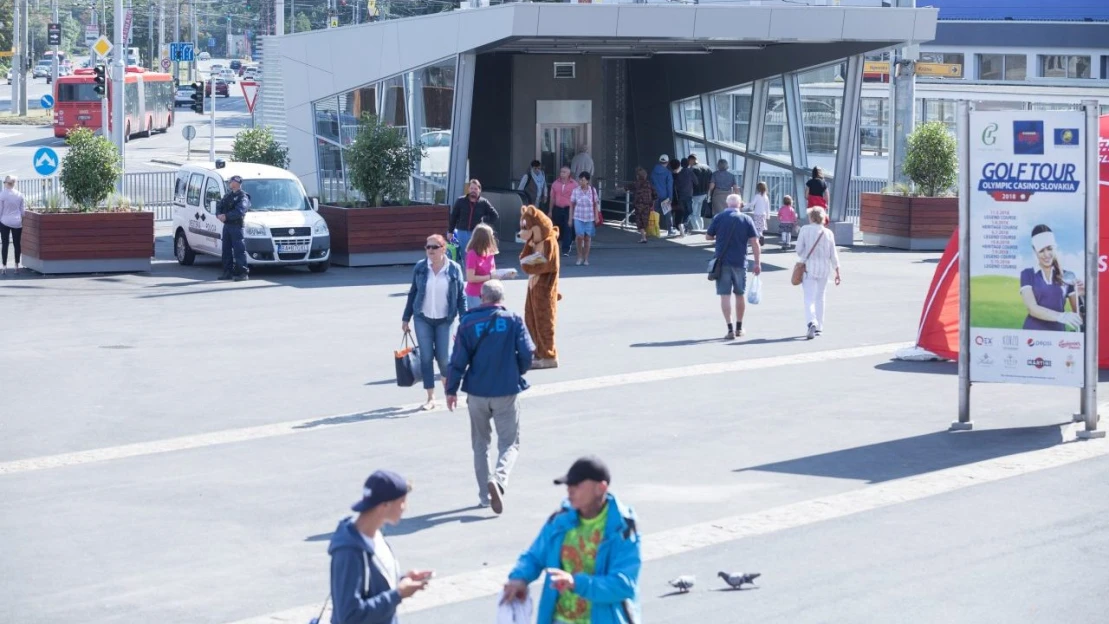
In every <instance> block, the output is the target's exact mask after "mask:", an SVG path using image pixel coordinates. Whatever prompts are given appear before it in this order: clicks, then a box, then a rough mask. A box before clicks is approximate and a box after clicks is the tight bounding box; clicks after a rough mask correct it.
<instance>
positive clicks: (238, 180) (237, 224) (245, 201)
mask: <svg viewBox="0 0 1109 624" xmlns="http://www.w3.org/2000/svg"><path fill="white" fill-rule="evenodd" d="M228 186H230V187H231V190H230V191H228V192H227V194H226V195H224V196H223V199H221V200H219V204H217V205H216V218H217V219H219V220H220V222H221V223H223V234H222V235H221V238H222V239H223V273H222V274H221V275H220V276H219V278H217V279H221V280H229V279H233V280H235V281H236V282H241V281H243V280H245V279H249V272H248V267H247V264H246V247H245V246H244V243H243V220H244V219H246V213H247V212H249V211H250V195H247V193H246V192H245V191H243V178H242V176H231V180H230V181H228Z"/></svg>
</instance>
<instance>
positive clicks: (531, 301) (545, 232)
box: [520, 206, 562, 368]
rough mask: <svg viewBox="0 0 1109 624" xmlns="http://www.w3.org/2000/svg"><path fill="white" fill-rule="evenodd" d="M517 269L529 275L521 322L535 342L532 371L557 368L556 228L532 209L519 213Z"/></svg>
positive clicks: (528, 207) (546, 218)
mask: <svg viewBox="0 0 1109 624" xmlns="http://www.w3.org/2000/svg"><path fill="white" fill-rule="evenodd" d="M520 239H521V240H522V241H524V248H523V249H521V250H520V268H522V269H523V270H524V273H527V274H528V296H527V300H526V302H525V303H524V323H525V324H527V327H528V332H529V333H530V334H531V340H532V342H534V343H535V360H534V361H533V362H532V365H531V367H532V368H557V367H558V350H557V349H555V320H556V318H557V311H558V300H559V299H562V295H560V294H558V267H559V262H558V261H559V253H558V228H557V227H555V225H554V223H552V222H551V219H550V217H548V216H547V215H546V214H544V213H543V211H541V210H539V209H538V208H536V207H535V206H524V207H523V209H522V210H521V211H520Z"/></svg>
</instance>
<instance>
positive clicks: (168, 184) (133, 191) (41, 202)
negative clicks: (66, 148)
mask: <svg viewBox="0 0 1109 624" xmlns="http://www.w3.org/2000/svg"><path fill="white" fill-rule="evenodd" d="M174 175H175V172H173V171H143V172H138V173H126V174H124V176H123V196H124V197H126V198H127V199H128V200H130V201H131V203H132V204H137V205H138V206H139V207H140V208H141V209H142V210H145V211H147V212H153V213H154V220H155V221H169V220H171V219H173V182H174ZM15 187H16V190H18V191H19V192H20V193H22V194H23V197H24V199H25V200H26V202H27V206H28V207H30V208H35V207H43V206H46V205H48V204H51V203H54V202H57V204H58V206H59V207H61V208H63V209H64V208H71V207H72V206H73V204H72V202H71V201H70V199H69V197H68V196H66V194H65V191H64V190H63V189H62V184H61V180H60V178H58V176H51V177H49V178H25V179H22V180H19V181H18V182H16V186H15Z"/></svg>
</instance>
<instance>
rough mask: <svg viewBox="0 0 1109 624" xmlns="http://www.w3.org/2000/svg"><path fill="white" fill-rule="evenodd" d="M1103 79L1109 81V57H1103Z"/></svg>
mask: <svg viewBox="0 0 1109 624" xmlns="http://www.w3.org/2000/svg"><path fill="white" fill-rule="evenodd" d="M1101 79H1102V80H1106V79H1109V56H1103V57H1101Z"/></svg>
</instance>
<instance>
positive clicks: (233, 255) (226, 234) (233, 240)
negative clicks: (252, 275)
mask: <svg viewBox="0 0 1109 624" xmlns="http://www.w3.org/2000/svg"><path fill="white" fill-rule="evenodd" d="M222 238H223V272H224V273H227V274H229V275H235V274H240V275H241V274H244V273H246V247H245V246H244V245H243V226H241V225H224V226H223V236H222Z"/></svg>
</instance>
